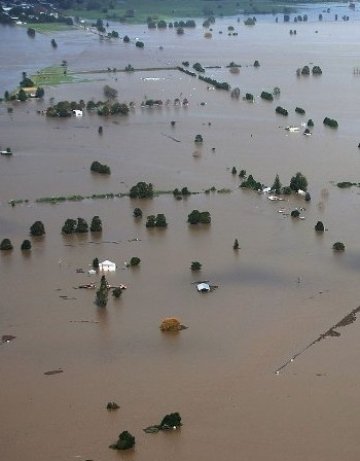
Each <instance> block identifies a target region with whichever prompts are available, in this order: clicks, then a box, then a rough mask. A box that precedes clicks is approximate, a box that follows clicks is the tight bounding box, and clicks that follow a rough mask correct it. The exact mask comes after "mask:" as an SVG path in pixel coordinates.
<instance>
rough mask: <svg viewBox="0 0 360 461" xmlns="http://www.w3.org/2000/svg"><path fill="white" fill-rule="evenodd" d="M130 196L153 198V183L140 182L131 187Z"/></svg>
mask: <svg viewBox="0 0 360 461" xmlns="http://www.w3.org/2000/svg"><path fill="white" fill-rule="evenodd" d="M129 196H130V198H152V197H153V196H154V190H153V185H152V184H151V183H149V184H147V183H146V182H143V181H141V182H138V183H137V184H136V185H135V186H133V187H132V188H131V189H130V192H129Z"/></svg>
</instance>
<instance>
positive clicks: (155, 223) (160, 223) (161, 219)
mask: <svg viewBox="0 0 360 461" xmlns="http://www.w3.org/2000/svg"><path fill="white" fill-rule="evenodd" d="M145 226H146V227H147V228H152V227H163V228H164V227H167V222H166V218H165V215H164V214H162V213H159V214H157V215H156V216H155V215H150V216H148V217H147V218H146V224H145Z"/></svg>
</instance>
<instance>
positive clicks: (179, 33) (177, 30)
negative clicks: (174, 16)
mask: <svg viewBox="0 0 360 461" xmlns="http://www.w3.org/2000/svg"><path fill="white" fill-rule="evenodd" d="M176 33H177V34H178V35H183V34H184V28H183V27H178V28H177V29H176Z"/></svg>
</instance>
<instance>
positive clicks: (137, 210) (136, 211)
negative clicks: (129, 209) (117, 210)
mask: <svg viewBox="0 0 360 461" xmlns="http://www.w3.org/2000/svg"><path fill="white" fill-rule="evenodd" d="M142 215H143V212H142V210H141V208H134V211H133V216H134V218H142Z"/></svg>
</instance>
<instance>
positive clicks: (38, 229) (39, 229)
mask: <svg viewBox="0 0 360 461" xmlns="http://www.w3.org/2000/svg"><path fill="white" fill-rule="evenodd" d="M44 234H45V226H44V224H43V223H42V222H41V221H35V222H34V224H33V225H32V226H31V227H30V235H32V236H33V237H41V236H42V235H44Z"/></svg>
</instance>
